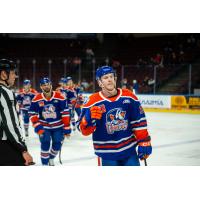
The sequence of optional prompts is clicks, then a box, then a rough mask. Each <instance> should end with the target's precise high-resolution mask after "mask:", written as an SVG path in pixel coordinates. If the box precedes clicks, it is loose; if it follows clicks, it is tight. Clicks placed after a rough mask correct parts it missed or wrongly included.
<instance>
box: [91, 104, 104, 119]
mask: <svg viewBox="0 0 200 200" xmlns="http://www.w3.org/2000/svg"><path fill="white" fill-rule="evenodd" d="M90 113H91V119H95V120H99V119H101V118H102V114H103V112H102V109H101V107H99V106H93V107H91V108H90Z"/></svg>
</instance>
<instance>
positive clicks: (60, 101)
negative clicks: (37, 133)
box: [29, 91, 70, 130]
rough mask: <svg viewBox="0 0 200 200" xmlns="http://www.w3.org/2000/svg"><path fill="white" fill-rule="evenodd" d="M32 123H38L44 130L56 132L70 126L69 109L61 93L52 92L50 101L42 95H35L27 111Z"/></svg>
mask: <svg viewBox="0 0 200 200" xmlns="http://www.w3.org/2000/svg"><path fill="white" fill-rule="evenodd" d="M29 115H30V120H31V121H32V123H33V124H34V123H40V124H41V125H42V126H43V128H44V129H51V130H57V129H61V128H63V127H64V126H65V127H68V126H69V124H70V116H69V109H68V106H67V103H66V99H65V98H64V97H63V96H62V94H61V93H59V92H56V91H53V95H52V97H51V98H50V99H46V98H45V97H44V95H43V93H40V94H38V95H36V96H35V97H34V98H33V100H32V103H31V107H30V109H29Z"/></svg>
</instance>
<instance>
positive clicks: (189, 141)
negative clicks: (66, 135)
mask: <svg viewBox="0 0 200 200" xmlns="http://www.w3.org/2000/svg"><path fill="white" fill-rule="evenodd" d="M146 116H147V120H148V128H149V133H150V135H151V137H152V146H153V154H152V155H151V156H150V157H149V158H148V160H147V162H148V165H150V166H194V165H200V115H192V114H177V113H153V112H147V113H146ZM26 141H27V146H28V149H29V151H30V153H31V154H32V156H33V158H34V161H35V162H36V165H41V161H40V143H39V139H38V136H37V135H36V134H35V133H34V131H33V128H32V127H30V135H29V137H28V138H27V139H26ZM62 162H63V165H66V166H97V158H96V156H95V155H94V151H93V145H92V140H91V136H88V137H85V136H82V135H81V133H80V132H78V131H76V132H75V133H72V136H71V138H70V139H65V142H64V144H63V148H62ZM55 165H58V166H59V165H60V163H59V160H58V156H57V157H56V158H55ZM141 165H143V162H142V163H141ZM60 166H61V165H60Z"/></svg>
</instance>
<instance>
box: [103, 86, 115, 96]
mask: <svg viewBox="0 0 200 200" xmlns="http://www.w3.org/2000/svg"><path fill="white" fill-rule="evenodd" d="M117 93H118V90H117V89H116V88H115V89H113V90H112V91H108V90H106V89H102V94H103V95H104V96H105V97H108V98H109V97H113V96H116V95H117Z"/></svg>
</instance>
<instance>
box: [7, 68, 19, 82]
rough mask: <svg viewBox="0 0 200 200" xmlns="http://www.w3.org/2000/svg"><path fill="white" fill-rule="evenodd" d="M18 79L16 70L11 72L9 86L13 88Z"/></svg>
mask: <svg viewBox="0 0 200 200" xmlns="http://www.w3.org/2000/svg"><path fill="white" fill-rule="evenodd" d="M16 78H17V75H16V72H15V70H11V71H10V74H9V78H8V80H7V82H8V84H9V86H13V85H14V84H15V79H16Z"/></svg>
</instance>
